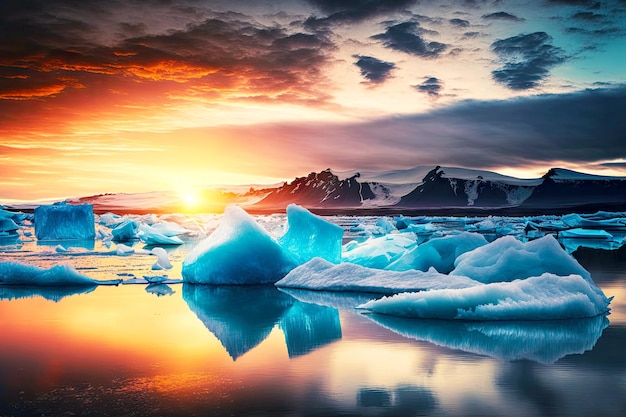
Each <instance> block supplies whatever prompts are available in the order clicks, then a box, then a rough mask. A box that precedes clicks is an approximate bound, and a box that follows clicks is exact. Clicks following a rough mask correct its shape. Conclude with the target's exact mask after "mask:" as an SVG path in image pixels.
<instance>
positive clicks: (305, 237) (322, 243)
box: [278, 204, 343, 265]
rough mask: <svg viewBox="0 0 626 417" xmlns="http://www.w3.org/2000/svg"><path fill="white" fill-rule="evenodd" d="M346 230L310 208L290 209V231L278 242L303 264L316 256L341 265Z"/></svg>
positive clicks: (292, 206) (296, 207)
mask: <svg viewBox="0 0 626 417" xmlns="http://www.w3.org/2000/svg"><path fill="white" fill-rule="evenodd" d="M342 239H343V229H342V228H341V227H340V226H337V225H336V224H332V223H329V222H327V221H326V220H324V219H322V218H321V217H318V216H316V215H314V214H313V213H311V212H310V211H308V210H307V209H305V208H303V207H300V206H297V205H295V204H290V205H288V206H287V231H286V232H285V234H284V235H283V236H282V237H280V238H279V239H278V243H279V244H280V245H281V246H282V247H283V248H284V249H286V250H287V251H289V252H290V253H291V255H292V256H293V258H294V259H295V261H296V263H297V264H299V265H301V264H303V263H305V262H308V261H310V260H311V259H313V258H315V257H320V258H324V259H326V260H327V261H329V262H332V263H336V264H337V263H339V262H341V240H342Z"/></svg>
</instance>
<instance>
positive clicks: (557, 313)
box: [359, 273, 611, 320]
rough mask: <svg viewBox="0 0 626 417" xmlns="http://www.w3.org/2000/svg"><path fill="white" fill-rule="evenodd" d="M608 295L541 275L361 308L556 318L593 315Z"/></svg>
mask: <svg viewBox="0 0 626 417" xmlns="http://www.w3.org/2000/svg"><path fill="white" fill-rule="evenodd" d="M610 301H611V300H610V299H609V298H607V297H606V296H605V295H604V294H603V293H602V291H601V290H600V289H599V288H597V287H596V286H595V285H593V284H592V283H591V282H589V281H588V280H586V279H584V278H583V277H581V276H579V275H568V276H558V275H554V274H549V273H545V274H543V275H541V276H538V277H531V278H526V279H521V280H515V281H512V282H496V283H491V284H483V285H478V286H474V287H471V288H461V289H444V290H433V291H424V292H419V293H406V294H397V295H394V296H392V297H386V298H382V299H380V300H373V301H369V302H367V303H365V304H363V305H361V306H360V307H359V308H362V309H365V310H369V311H371V312H374V313H381V314H388V315H392V316H400V317H411V318H426V319H446V320H556V319H576V318H585V317H595V316H598V315H600V314H604V313H606V312H607V311H608V310H609V307H608V306H609V303H610Z"/></svg>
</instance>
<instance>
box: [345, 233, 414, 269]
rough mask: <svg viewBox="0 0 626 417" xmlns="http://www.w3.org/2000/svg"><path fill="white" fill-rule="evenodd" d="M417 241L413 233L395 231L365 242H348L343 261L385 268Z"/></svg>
mask: <svg viewBox="0 0 626 417" xmlns="http://www.w3.org/2000/svg"><path fill="white" fill-rule="evenodd" d="M416 245H417V241H416V238H415V235H413V234H412V233H393V234H389V235H385V236H382V237H377V238H369V239H367V240H366V241H364V242H361V243H358V242H356V241H351V242H348V243H346V244H345V245H344V252H343V261H344V262H350V263H353V264H358V265H361V266H365V267H368V268H377V269H384V268H386V267H387V266H388V265H389V264H390V263H391V262H393V261H395V260H396V259H398V258H399V257H400V256H402V255H403V254H404V253H405V252H407V251H408V250H409V249H411V248H413V247H415V246H416Z"/></svg>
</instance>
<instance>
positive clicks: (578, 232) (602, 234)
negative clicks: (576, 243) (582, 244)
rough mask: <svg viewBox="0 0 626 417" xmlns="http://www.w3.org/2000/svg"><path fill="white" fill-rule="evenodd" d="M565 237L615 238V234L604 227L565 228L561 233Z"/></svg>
mask: <svg viewBox="0 0 626 417" xmlns="http://www.w3.org/2000/svg"><path fill="white" fill-rule="evenodd" d="M559 235H560V236H561V237H563V238H569V239H605V240H610V239H613V235H612V234H610V233H609V232H607V231H606V230H602V229H582V228H576V229H569V230H563V231H562V232H561V233H560V234H559Z"/></svg>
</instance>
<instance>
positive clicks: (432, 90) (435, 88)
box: [413, 77, 443, 98]
mask: <svg viewBox="0 0 626 417" xmlns="http://www.w3.org/2000/svg"><path fill="white" fill-rule="evenodd" d="M413 87H414V88H415V89H416V90H417V91H419V92H420V93H425V94H427V95H428V96H429V97H432V98H438V97H439V93H440V92H441V90H442V89H443V82H442V81H441V80H440V79H439V78H436V77H426V79H425V80H424V82H422V83H421V84H419V85H415V86H413Z"/></svg>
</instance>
